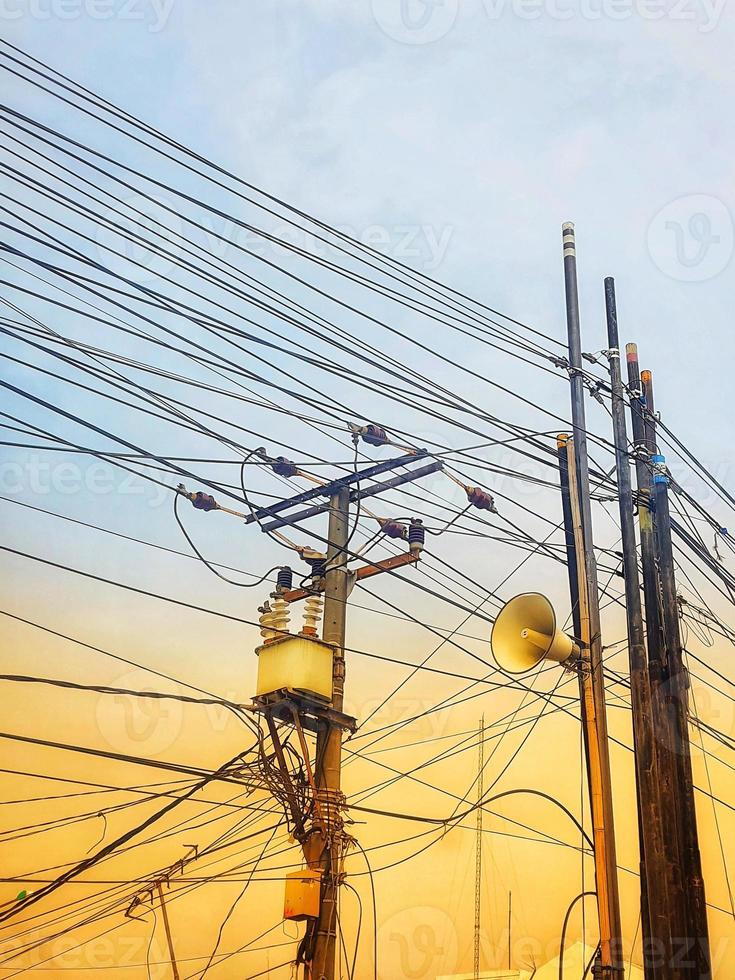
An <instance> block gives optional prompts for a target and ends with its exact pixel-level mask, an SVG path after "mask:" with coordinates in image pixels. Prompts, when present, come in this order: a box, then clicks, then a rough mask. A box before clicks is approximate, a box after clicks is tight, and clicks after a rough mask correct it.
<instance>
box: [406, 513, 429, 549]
mask: <svg viewBox="0 0 735 980" xmlns="http://www.w3.org/2000/svg"><path fill="white" fill-rule="evenodd" d="M425 542H426V528H425V527H424V525H423V523H422V522H421V521H420V520H419V518H418V517H412V518H411V526H410V527H409V529H408V547H409V549H410V551H411V554H413V555H420V554H421V552H422V551H423V550H424V543H425Z"/></svg>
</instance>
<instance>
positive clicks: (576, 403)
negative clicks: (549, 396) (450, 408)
mask: <svg viewBox="0 0 735 980" xmlns="http://www.w3.org/2000/svg"><path fill="white" fill-rule="evenodd" d="M562 243H563V254H564V287H565V298H566V318H567V337H568V344H569V374H570V388H571V402H572V426H573V442H574V459H575V465H574V473H572V472H571V470H570V473H569V477H570V488H571V486H572V483H576V485H577V488H576V492H571V493H570V498H571V503H572V509H573V510H574V509H575V508H579V524H580V529H581V541H579V542H578V545H577V546H578V549H580V551H581V554H578V556H577V557H578V563H579V562H580V559H582V558H583V561H582V562H581V564H582V567H581V568H580V575H579V583H578V586H579V596H580V612H582V611H583V610H582V600H583V590H582V581H584V586H585V590H586V605H587V609H586V614H587V617H588V630H589V635H588V636H585V635H584V633H583V635H582V636H580V639H581V640H582V641H583V642H584V643H587V644H588V647H587V649H588V650H589V670H590V686H591V693H592V698H591V700H592V703H591V704H590V705H589V708H590V710H592V709H594V713H595V722H596V724H595V726H594V728H595V737H596V743H597V744H596V745H594V746H593V745H592V744H590V745H589V746H588V752H589V754H590V755H596V756H598V757H599V766H600V774H601V781H602V786H601V799H600V804H601V806H602V809H603V813H602V815H601V816H602V824H603V827H604V834H603V835H602V838H601V843H603V842H604V855H598V856H597V858H596V861H599V862H600V866H599V868H598V879H597V888H598V895H597V901H598V907H599V906H602V907H603V914H604V916H605V917H606V919H607V921H606V923H605V926H606V928H607V929H609V937H606V939H605V941H604V942H602V940H601V953H602V956H601V974H600V975H601V977H602V980H612V978H614V977H616V976H617V977H620V976H621V971H622V970H623V962H622V936H621V932H622V927H621V920H620V897H619V892H618V880H617V854H616V848H615V830H614V816H613V806H612V792H611V789H610V756H609V744H608V736H607V713H606V703H605V678H604V674H603V659H602V635H601V628H600V605H599V593H598V583H597V562H596V560H595V551H594V545H593V539H592V506H591V501H590V480H589V460H588V456H587V421H586V413H585V406H584V383H583V373H582V341H581V333H580V323H579V296H578V289H577V250H576V243H575V236H574V225H573V224H572V223H571V222H566V223H565V224H564V225H563V226H562ZM582 621H583V622H584V617H582ZM583 703H584V702H583ZM588 758H589V756H588ZM593 789H595V788H594V787H593ZM592 795H593V799H594V797H595V793H594V792H593V794H592ZM603 865H604V868H603ZM600 873H603V880H600ZM601 917H602V916H601Z"/></svg>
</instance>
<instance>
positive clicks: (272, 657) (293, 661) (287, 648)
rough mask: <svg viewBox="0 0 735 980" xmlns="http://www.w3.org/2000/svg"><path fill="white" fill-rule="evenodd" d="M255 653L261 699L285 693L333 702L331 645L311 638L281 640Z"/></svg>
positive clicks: (286, 638) (283, 637)
mask: <svg viewBox="0 0 735 980" xmlns="http://www.w3.org/2000/svg"><path fill="white" fill-rule="evenodd" d="M255 652H256V653H257V654H258V686H257V692H256V693H257V696H258V697H263V696H264V695H267V694H274V693H275V692H276V691H283V690H286V691H295V692H296V693H297V694H302V695H305V696H306V697H309V698H314V699H315V700H317V701H320V702H323V703H327V704H328V703H329V702H331V700H332V660H333V657H334V650H333V648H332V647H331V646H330V645H329V644H328V643H323V642H322V641H321V640H317V639H313V638H312V637H309V636H281V637H278V639H275V640H271V642H270V643H265V644H264V645H263V646H261V647H258V649H257V650H256V651H255Z"/></svg>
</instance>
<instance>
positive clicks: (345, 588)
mask: <svg viewBox="0 0 735 980" xmlns="http://www.w3.org/2000/svg"><path fill="white" fill-rule="evenodd" d="M349 510H350V488H349V487H343V488H342V489H340V490H339V492H338V493H335V494H334V495H333V496H332V497H331V498H330V501H329V531H328V540H329V547H328V549H327V572H326V575H325V580H324V626H323V630H322V639H323V640H324V641H325V642H326V643H331V644H332V645H333V646H334V660H333V667H332V707H333V708H334V709H335V710H336V711H340V712H341V711H342V708H343V704H344V683H345V652H344V647H345V623H346V612H347V597H348V592H349V579H348V572H347V557H348V556H347V545H348V543H349V534H350V531H349ZM341 767H342V729H341V728H340V727H339V726H338V725H334V724H330V723H324V725H323V727H322V729H321V730H320V732H319V734H318V736H317V775H316V782H317V793H318V797H319V805H320V809H321V813H322V817H323V825H322V826H321V827H319V829H318V830H315V832H314V833H312V835H311V837H310V839H309V840H308V841H307V843H306V846H305V851H306V854H307V860H308V862H309V865H310V866H311V867H318V868H319V869H320V870H321V872H322V882H321V902H320V914H319V919H318V921H317V923H316V926H315V929H316V934H315V936H314V945H313V954H312V958H311V962H310V963H307V972H306V975H307V977H308V978H309V980H334V977H335V954H336V949H337V899H338V894H339V886H340V884H341V882H342V860H343V852H344V842H343V821H342V808H343V805H344V797H343V795H342V790H341V776H342V774H341Z"/></svg>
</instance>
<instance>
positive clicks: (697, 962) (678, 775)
mask: <svg viewBox="0 0 735 980" xmlns="http://www.w3.org/2000/svg"><path fill="white" fill-rule="evenodd" d="M641 381H642V385H643V397H644V406H645V412H646V415H645V419H646V426H647V428H648V429H649V431H650V440H649V441H650V445H651V448H652V449H653V451H654V455H653V457H652V458H651V460H650V462H651V465H652V476H653V496H654V510H655V515H656V518H655V531H656V534H655V541H656V546H657V557H658V569H659V578H660V583H661V609H662V620H663V627H664V640H665V644H666V647H665V649H666V659H665V668H666V670H665V677H666V683H667V695H668V702H669V705H670V712H671V713H670V716H669V717H670V719H671V722H672V736H673V739H672V742H673V750H674V751H673V761H674V763H675V773H674V775H675V786H676V798H677V812H678V813H679V814H680V820H679V836H680V840H679V848H680V850H679V854H680V859H681V864H682V875H683V879H684V890H685V899H686V908H687V910H688V912H689V915H688V917H687V919H688V926H689V928H688V930H687V932H686V933H685V934H684V936H682V939H683V940H685V943H686V948H685V949H684V950H683V954H684V962H685V963H686V964H690V966H689V967H688V969H689V970H690V971H691V974H692V975H696V976H697V978H701V980H708V978H709V977H710V976H711V968H710V950H709V929H708V924H707V903H706V898H705V891H704V877H703V875H702V860H701V856H700V853H699V835H698V831H697V810H696V804H695V799H694V780H693V777H692V758H691V753H690V750H689V675H688V671H687V670H686V668H685V667H684V662H683V651H682V642H681V630H680V626H679V604H678V600H677V594H676V578H675V573H674V554H673V548H672V543H671V516H670V513H669V483H670V477H669V473H668V469H667V467H666V461H665V459H664V457H663V456H662V455H660V454H659V453H658V452H657V449H656V416H655V413H654V403H653V377H652V375H651V372H650V371H643V372H642V373H641ZM694 971H696V973H695V972H694Z"/></svg>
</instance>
